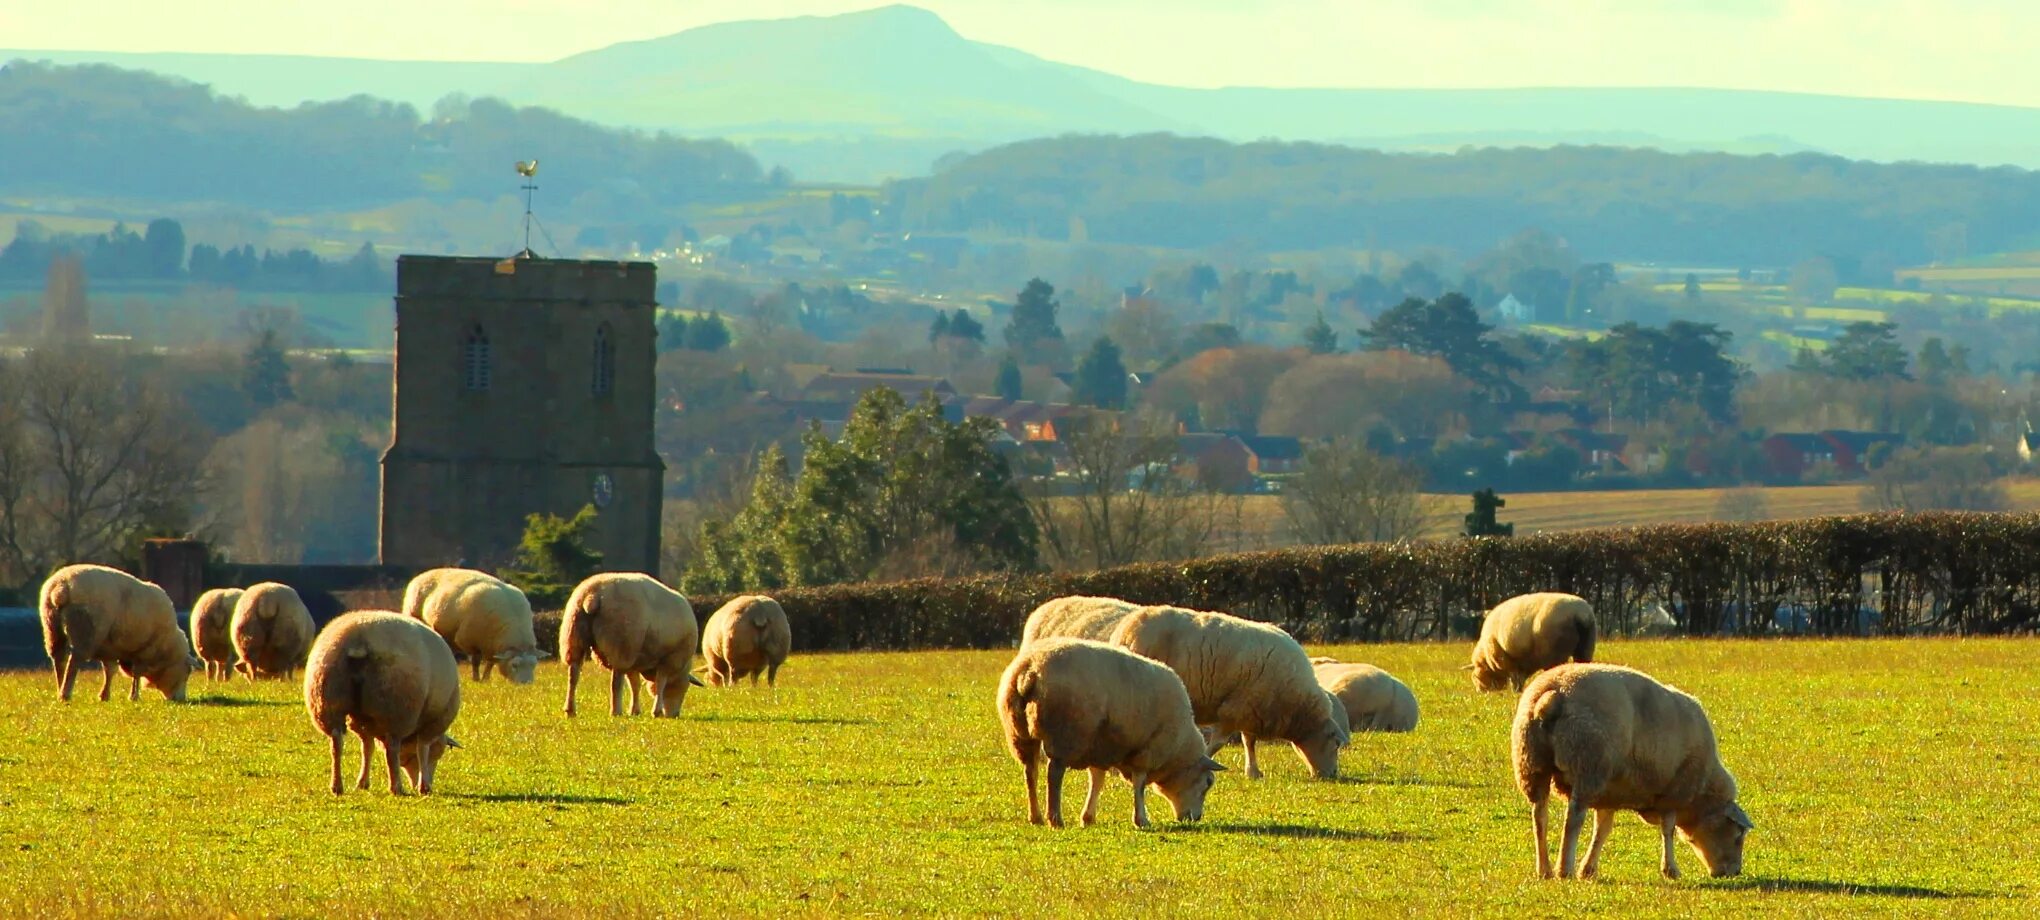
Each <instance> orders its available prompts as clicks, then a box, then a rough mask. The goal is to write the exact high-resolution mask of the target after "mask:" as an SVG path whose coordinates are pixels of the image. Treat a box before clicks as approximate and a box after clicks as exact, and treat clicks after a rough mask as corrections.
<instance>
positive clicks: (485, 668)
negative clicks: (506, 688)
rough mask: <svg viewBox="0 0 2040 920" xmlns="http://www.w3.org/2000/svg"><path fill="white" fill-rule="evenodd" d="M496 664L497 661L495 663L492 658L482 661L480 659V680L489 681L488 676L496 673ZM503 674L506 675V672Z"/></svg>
mask: <svg viewBox="0 0 2040 920" xmlns="http://www.w3.org/2000/svg"><path fill="white" fill-rule="evenodd" d="M497 664H498V662H497V661H496V659H494V658H484V659H482V679H483V680H488V679H489V676H490V675H492V674H495V673H496V665H497ZM505 673H507V672H505Z"/></svg>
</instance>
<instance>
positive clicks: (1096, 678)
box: [999, 637, 1225, 827]
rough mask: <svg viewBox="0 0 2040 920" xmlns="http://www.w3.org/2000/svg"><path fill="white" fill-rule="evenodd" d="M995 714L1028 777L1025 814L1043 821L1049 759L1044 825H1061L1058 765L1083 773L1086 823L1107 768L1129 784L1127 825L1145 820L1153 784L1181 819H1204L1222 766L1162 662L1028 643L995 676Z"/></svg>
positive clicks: (1078, 642)
mask: <svg viewBox="0 0 2040 920" xmlns="http://www.w3.org/2000/svg"><path fill="white" fill-rule="evenodd" d="M999 718H1000V720H1001V721H1002V722H1003V723H1004V724H1005V728H1006V744H1007V747H1008V748H1009V749H1011V750H1012V752H1013V757H1014V759H1016V760H1018V761H1020V765H1021V768H1022V770H1023V771H1024V775H1025V776H1026V780H1027V820H1028V821H1030V822H1033V823H1035V824H1040V823H1041V801H1040V798H1039V797H1038V795H1037V793H1036V792H1035V787H1036V780H1037V778H1038V776H1039V769H1040V762H1041V760H1042V758H1043V756H1044V755H1046V757H1047V760H1048V823H1049V824H1050V825H1051V826H1054V827H1062V826H1063V813H1062V783H1063V771H1065V770H1068V769H1070V768H1072V767H1075V768H1077V769H1088V770H1089V771H1090V772H1091V783H1090V788H1089V790H1088V791H1087V792H1086V794H1085V796H1084V813H1083V818H1082V820H1083V823H1084V826H1086V827H1088V826H1090V824H1091V822H1092V821H1093V820H1095V819H1096V818H1097V815H1098V793H1099V790H1100V787H1102V786H1103V785H1104V784H1105V771H1106V770H1108V769H1109V770H1114V771H1117V772H1118V773H1119V775H1121V776H1123V777H1125V778H1126V780H1127V782H1130V783H1132V784H1133V823H1134V826H1136V827H1147V826H1148V814H1147V787H1148V784H1149V783H1153V784H1154V785H1155V786H1156V787H1157V788H1159V789H1160V790H1161V792H1162V797H1163V798H1165V799H1167V800H1168V802H1169V805H1170V807H1171V808H1172V809H1173V810H1174V811H1175V813H1176V819H1177V820H1179V821H1196V820H1199V819H1200V818H1202V817H1203V816H1204V799H1205V795H1206V794H1207V793H1208V792H1210V791H1211V786H1212V783H1213V782H1214V781H1215V779H1216V775H1215V774H1216V773H1217V771H1220V770H1223V769H1225V768H1224V767H1222V766H1219V764H1218V762H1217V761H1215V760H1212V759H1211V758H1210V756H1209V755H1207V754H1206V753H1205V750H1204V738H1203V736H1201V735H1199V734H1198V731H1197V720H1196V717H1195V716H1194V715H1193V714H1192V712H1191V707H1190V694H1189V692H1188V691H1187V690H1185V689H1184V687H1183V681H1182V679H1181V678H1179V677H1177V676H1176V672H1174V671H1171V670H1169V668H1168V666H1167V665H1164V664H1162V663H1161V662H1158V661H1154V660H1152V659H1148V658H1143V657H1141V656H1139V655H1136V654H1133V653H1132V652H1128V651H1126V650H1125V649H1121V648H1118V647H1116V646H1111V645H1106V644H1104V643H1102V642H1093V641H1090V640H1088V639H1067V638H1059V637H1050V638H1045V639H1042V640H1040V641H1037V642H1033V643H1029V644H1028V645H1027V646H1026V647H1024V648H1022V649H1021V650H1020V653H1019V654H1018V655H1016V656H1014V658H1013V663H1012V664H1010V665H1007V667H1006V672H1005V674H1004V675H1003V676H1002V677H1000V678H999Z"/></svg>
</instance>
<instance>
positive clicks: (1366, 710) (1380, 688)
mask: <svg viewBox="0 0 2040 920" xmlns="http://www.w3.org/2000/svg"><path fill="white" fill-rule="evenodd" d="M1310 664H1311V670H1312V671H1313V672H1314V673H1316V675H1317V682H1318V686H1320V687H1323V688H1325V692H1326V693H1329V694H1331V695H1332V698H1333V699H1335V700H1338V701H1339V703H1340V704H1341V705H1342V708H1344V709H1345V710H1346V718H1347V722H1346V725H1347V727H1348V728H1350V729H1351V730H1353V731H1355V732H1407V731H1415V730H1416V727H1417V696H1416V694H1414V693H1411V692H1410V688H1409V685H1408V684H1405V683H1403V682H1402V681H1399V680H1397V679H1395V676H1394V675H1392V674H1390V673H1388V672H1387V671H1384V670H1382V669H1380V668H1377V667H1375V666H1373V665H1371V664H1351V663H1347V662H1343V661H1339V660H1337V659H1335V658H1312V659H1311V660H1310Z"/></svg>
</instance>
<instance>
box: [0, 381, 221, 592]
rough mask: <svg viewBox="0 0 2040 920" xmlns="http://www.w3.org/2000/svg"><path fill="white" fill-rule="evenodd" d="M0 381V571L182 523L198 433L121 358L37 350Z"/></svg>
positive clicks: (22, 572) (24, 571)
mask: <svg viewBox="0 0 2040 920" xmlns="http://www.w3.org/2000/svg"><path fill="white" fill-rule="evenodd" d="M5 373H6V379H5V380H0V516H4V518H0V541H4V542H0V553H4V556H5V558H4V559H0V568H4V569H7V570H8V571H9V572H10V573H11V574H12V575H14V576H15V577H16V578H18V579H26V578H32V577H34V576H35V575H37V574H39V573H40V572H41V571H42V570H44V569H47V568H48V567H50V566H51V565H53V564H58V563H66V562H75V561H83V560H95V559H108V558H112V557H113V556H115V555H116V554H117V553H118V552H119V550H120V549H121V547H122V544H123V542H124V541H126V540H127V539H128V538H130V537H132V536H133V535H134V534H135V533H136V532H137V531H140V530H143V529H147V528H152V527H154V528H162V527H178V526H182V525H183V524H185V523H188V521H189V519H190V511H191V507H192V505H193V503H194V502H195V500H196V499H197V497H198V495H199V493H200V491H201V489H202V478H201V476H200V475H199V458H200V457H201V456H202V455H203V445H202V443H201V440H202V439H201V438H199V437H197V436H196V433H195V432H194V431H193V430H192V426H191V425H190V424H189V422H188V420H187V418H186V417H185V415H184V413H183V412H182V411H180V409H179V407H178V406H177V405H176V403H175V402H174V401H173V400H172V399H171V398H170V397H167V396H165V395H164V393H163V392H162V390H161V389H160V388H158V387H151V386H148V385H146V383H145V382H144V381H142V380H140V379H138V378H137V377H136V376H135V375H133V374H132V373H130V371H129V370H128V368H127V367H126V366H125V364H124V362H123V358H122V356H121V355H120V354H119V353H117V352H114V351H110V350H107V349H102V348H95V347H90V346H74V347H45V348H39V349H36V350H34V351H31V352H29V353H27V354H26V355H25V356H24V357H23V358H21V359H20V360H19V361H16V362H12V364H11V366H9V367H8V368H7V369H6V371H5Z"/></svg>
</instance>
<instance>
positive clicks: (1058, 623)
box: [1020, 594, 1140, 647]
mask: <svg viewBox="0 0 2040 920" xmlns="http://www.w3.org/2000/svg"><path fill="white" fill-rule="evenodd" d="M1139 609H1140V605H1139V604H1130V603H1127V602H1126V601H1122V600H1120V599H1119V598H1116V597H1086V596H1084V595H1081V594H1078V595H1072V596H1069V597H1058V598H1056V599H1055V600H1052V601H1049V602H1047V603H1045V604H1042V605H1041V606H1039V607H1036V608H1034V612H1033V613H1030V614H1028V615H1027V625H1026V626H1024V627H1022V628H1021V630H1020V644H1021V645H1022V646H1023V647H1024V646H1026V645H1027V644H1028V643H1030V642H1033V641H1034V640H1036V639H1045V638H1050V637H1055V636H1060V637H1063V638H1066V639H1090V640H1093V641H1096V642H1104V641H1106V640H1109V639H1111V638H1112V631H1113V630H1114V629H1117V628H1119V621H1120V620H1123V619H1126V615H1127V614H1129V613H1132V612H1134V611H1135V610H1139Z"/></svg>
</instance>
